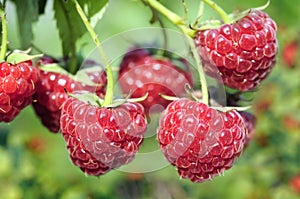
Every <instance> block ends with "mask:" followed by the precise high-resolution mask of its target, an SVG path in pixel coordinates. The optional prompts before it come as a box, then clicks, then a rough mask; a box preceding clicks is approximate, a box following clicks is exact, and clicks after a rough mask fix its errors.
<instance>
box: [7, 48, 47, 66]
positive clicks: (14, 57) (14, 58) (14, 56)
mask: <svg viewBox="0 0 300 199" xmlns="http://www.w3.org/2000/svg"><path fill="white" fill-rule="evenodd" d="M29 52H30V49H28V50H26V51H20V50H14V51H13V52H12V53H11V54H9V55H8V56H7V58H6V61H7V62H8V63H11V64H18V63H21V62H24V61H28V60H33V59H35V58H40V57H42V56H43V54H38V55H29V54H28V53H29Z"/></svg>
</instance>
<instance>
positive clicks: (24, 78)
mask: <svg viewBox="0 0 300 199" xmlns="http://www.w3.org/2000/svg"><path fill="white" fill-rule="evenodd" d="M37 80H38V70H37V69H36V68H35V67H33V66H32V62H31V61H25V62H21V63H18V64H10V63H7V62H1V63H0V122H10V121H12V120H13V119H14V118H15V117H16V116H17V115H18V114H19V113H20V111H21V110H22V109H23V108H25V107H26V106H27V105H29V104H30V103H31V102H32V95H33V94H34V93H35V90H36V86H35V84H36V82H37Z"/></svg>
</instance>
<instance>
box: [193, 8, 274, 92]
mask: <svg viewBox="0 0 300 199" xmlns="http://www.w3.org/2000/svg"><path fill="white" fill-rule="evenodd" d="M276 31H277V26H276V23H275V22H274V21H273V20H272V19H271V18H270V17H269V16H268V15H267V14H266V13H264V12H262V11H258V10H252V11H251V12H250V13H249V14H248V15H247V16H245V17H243V18H242V19H240V20H239V21H237V22H236V23H234V24H224V25H222V26H221V27H219V28H217V29H211V30H204V31H199V32H198V33H197V34H196V36H195V37H194V42H195V44H196V46H197V48H198V51H199V55H200V58H201V60H202V63H203V66H204V70H205V71H206V73H207V74H208V75H210V76H212V77H216V78H218V77H221V78H222V81H223V83H224V84H225V85H227V86H229V87H231V88H234V89H238V90H240V91H248V90H250V89H253V88H255V87H256V86H258V85H259V84H260V82H261V81H262V80H264V79H265V78H266V77H267V75H268V74H269V73H270V72H271V69H272V68H273V66H274V65H275V58H276V54H277V50H278V47H277V40H276Z"/></svg>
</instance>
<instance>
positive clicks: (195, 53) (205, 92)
mask: <svg viewBox="0 0 300 199" xmlns="http://www.w3.org/2000/svg"><path fill="white" fill-rule="evenodd" d="M188 40H189V43H190V46H191V50H192V54H193V56H194V58H195V60H196V64H197V70H198V73H199V77H200V84H201V91H202V100H203V103H205V104H207V105H208V104H209V93H208V88H207V82H206V78H205V73H204V70H203V66H202V63H201V60H200V57H199V53H198V50H197V47H196V46H195V43H194V41H193V40H192V39H190V38H188Z"/></svg>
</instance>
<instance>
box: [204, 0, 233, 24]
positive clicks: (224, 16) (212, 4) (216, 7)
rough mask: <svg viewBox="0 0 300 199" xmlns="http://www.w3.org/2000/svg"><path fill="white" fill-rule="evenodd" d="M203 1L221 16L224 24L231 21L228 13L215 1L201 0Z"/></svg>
mask: <svg viewBox="0 0 300 199" xmlns="http://www.w3.org/2000/svg"><path fill="white" fill-rule="evenodd" d="M202 1H203V2H204V3H206V4H207V5H209V6H210V7H211V8H212V9H214V10H215V11H216V12H217V13H218V14H219V15H220V17H221V18H222V20H223V21H224V23H226V24H230V23H231V19H230V17H229V16H228V14H227V13H226V12H225V11H224V10H223V9H222V8H221V7H220V6H219V5H218V4H216V3H215V2H213V1H212V0H202Z"/></svg>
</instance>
